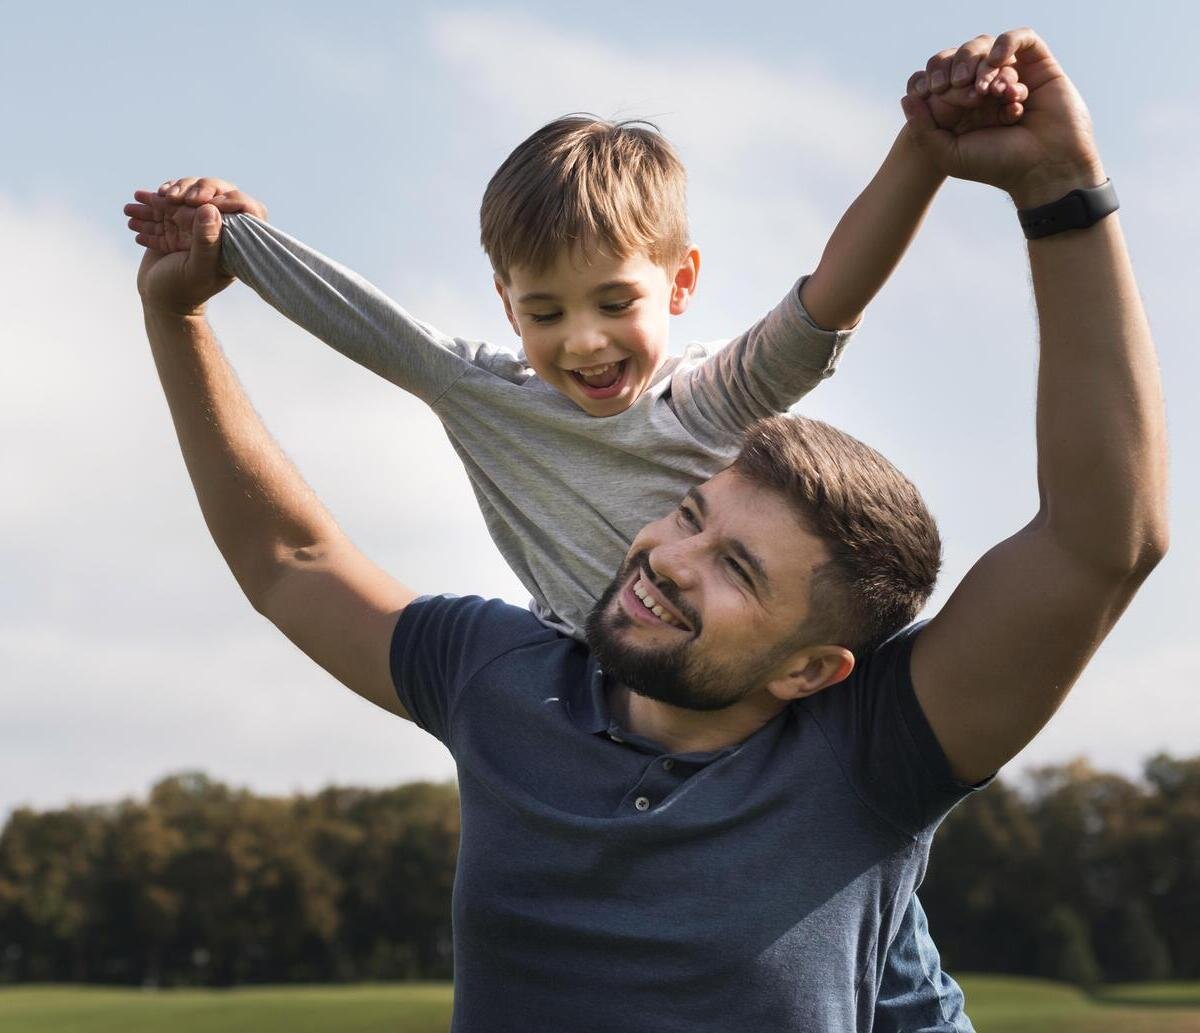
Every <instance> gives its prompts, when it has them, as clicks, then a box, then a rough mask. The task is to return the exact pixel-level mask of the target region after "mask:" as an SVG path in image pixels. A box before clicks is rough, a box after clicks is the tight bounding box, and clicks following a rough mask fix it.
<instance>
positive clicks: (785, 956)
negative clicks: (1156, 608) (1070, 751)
mask: <svg viewBox="0 0 1200 1033" xmlns="http://www.w3.org/2000/svg"><path fill="white" fill-rule="evenodd" d="M917 630H918V629H916V628H913V629H908V631H906V632H902V633H900V634H899V635H898V636H896V637H895V638H893V639H892V640H891V641H890V642H888V643H887V644H885V645H884V646H883V647H881V648H880V649H879V650H878V651H877V652H875V653H874V654H873V655H871V656H870V657H867V658H866V659H865V661H864V662H861V663H860V664H859V666H858V667H857V668H856V669H855V671H854V673H853V674H852V675H851V676H850V678H849V679H847V680H846V681H845V682H843V683H841V684H839V685H836V686H833V687H831V688H829V689H827V690H825V691H824V692H820V693H817V694H816V695H815V696H812V697H809V698H808V699H806V700H802V701H798V702H796V703H793V704H791V705H789V706H788V707H787V708H785V709H784V710H783V711H782V712H781V713H780V714H779V715H778V716H777V717H776V718H774V719H773V720H771V721H770V722H768V723H767V724H766V725H765V726H763V727H762V728H761V729H759V730H758V731H757V732H755V733H754V734H753V735H752V736H750V738H748V739H746V740H744V741H743V742H741V743H739V744H737V745H735V746H731V747H728V748H726V749H722V750H717V751H713V752H708V753H668V752H666V751H665V750H663V749H662V748H661V747H660V746H659V745H657V744H656V743H654V742H651V741H649V740H647V739H645V738H642V737H641V736H638V735H635V734H633V733H631V732H629V731H628V730H627V729H624V728H622V727H621V726H620V725H618V724H617V723H616V722H615V721H614V720H613V718H612V716H611V714H610V712H609V708H608V703H607V697H606V683H605V677H604V674H603V672H602V671H600V670H599V668H598V667H597V665H596V663H595V661H594V659H593V658H592V656H591V654H590V652H589V651H588V650H587V649H586V647H584V646H582V645H581V644H579V643H578V642H576V641H574V640H573V639H569V638H566V637H564V636H561V635H559V634H557V633H555V632H553V631H551V630H550V629H548V628H546V627H544V626H543V625H542V624H540V623H539V622H538V621H537V620H536V619H535V618H534V617H533V616H532V615H531V614H530V613H529V612H528V611H526V610H523V609H520V608H517V607H514V606H510V605H508V604H506V603H503V602H500V601H497V600H492V601H486V600H483V599H479V598H476V597H467V598H456V597H451V596H439V597H431V598H424V599H420V600H417V601H415V602H413V603H411V604H409V606H408V607H407V608H406V609H405V610H404V612H403V613H402V615H401V617H400V619H399V621H398V623H397V626H396V631H395V634H394V637H393V641H392V652H391V668H392V677H393V681H394V682H395V685H396V691H397V693H398V695H399V699H400V702H401V703H402V704H403V706H404V707H405V708H406V710H407V711H408V712H409V714H410V715H411V716H412V718H413V720H414V721H415V722H416V723H417V724H418V725H419V726H420V727H421V728H423V729H425V730H426V731H428V732H429V733H431V734H432V735H434V736H436V737H437V738H438V739H439V740H441V742H443V743H444V744H445V745H446V746H447V747H448V749H449V750H450V752H451V754H452V755H453V757H454V759H455V762H456V764H457V769H458V781H459V796H460V806H461V811H462V837H461V842H460V850H459V858H458V870H457V871H456V873H455V881H454V897H453V931H454V971H455V987H454V1020H453V1026H452V1029H453V1030H455V1031H458V1033H485V1031H486V1033H504V1031H509V1030H511V1031H518V1030H519V1031H521V1033H526V1031H529V1030H547V1031H550V1030H554V1031H558V1030H564V1031H565V1030H570V1031H572V1033H588V1031H592V1030H595V1031H597V1033H599V1031H603V1033H611V1031H612V1030H622V1031H626V1033H636V1031H641V1030H645V1031H647V1033H650V1031H654V1033H670V1031H680V1033H683V1031H687V1033H698V1031H705V1030H712V1031H714V1033H716V1031H721V1033H731V1031H736V1030H747V1031H751V1030H753V1031H756V1033H758V1031H762V1030H772V1031H784V1030H798V1031H801V1030H802V1031H805V1033H812V1031H822V1030H831V1031H832V1030H837V1031H843V1030H854V1029H860V1030H868V1029H870V1027H871V1024H872V1016H873V1013H874V1010H875V1003H876V998H877V996H878V993H879V987H880V984H881V982H882V980H883V970H884V961H885V956H886V954H887V948H888V945H889V944H890V943H891V942H892V940H893V938H894V937H895V936H896V934H897V932H898V931H899V930H900V928H901V923H902V920H903V918H904V916H905V915H906V914H907V913H908V910H909V905H910V902H911V900H912V895H913V892H914V890H915V889H916V886H917V885H918V884H919V882H920V880H921V877H922V876H923V874H924V870H925V865H926V861H927V858H928V853H929V844H930V839H931V837H932V835H933V831H934V829H935V828H936V827H937V825H938V824H939V822H940V821H941V820H942V818H943V817H944V816H945V815H946V813H947V812H948V811H949V810H950V809H951V808H952V807H953V806H954V804H955V803H957V802H958V801H959V800H960V799H961V798H962V797H963V796H965V795H966V794H967V793H968V792H970V787H967V786H964V785H961V784H960V783H957V782H955V781H954V779H953V778H952V777H951V774H950V771H949V767H948V765H947V762H946V759H945V756H944V754H943V753H942V750H941V748H940V746H939V745H938V742H937V740H936V738H935V737H934V735H933V732H932V731H931V729H930V728H929V724H928V722H927V721H926V719H925V717H924V715H923V713H922V711H921V708H920V706H919V704H918V703H917V700H916V697H915V695H914V693H913V689H912V682H911V679H910V677H909V655H910V652H911V648H912V643H913V641H914V638H915V634H916V631H917ZM413 891H414V892H420V887H413Z"/></svg>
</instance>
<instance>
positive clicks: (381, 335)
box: [125, 180, 518, 404]
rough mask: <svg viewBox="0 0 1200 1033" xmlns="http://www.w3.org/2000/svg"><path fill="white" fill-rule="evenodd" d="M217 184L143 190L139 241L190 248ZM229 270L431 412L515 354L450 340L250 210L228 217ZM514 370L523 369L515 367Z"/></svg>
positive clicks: (137, 210) (134, 210)
mask: <svg viewBox="0 0 1200 1033" xmlns="http://www.w3.org/2000/svg"><path fill="white" fill-rule="evenodd" d="M181 182H183V183H184V184H186V183H189V182H191V181H190V180H185V181H181ZM212 184H219V185H220V186H223V187H229V186H231V184H225V183H223V181H220V180H199V181H197V182H196V183H195V184H194V185H193V187H191V188H190V189H191V191H195V190H196V189H197V188H201V189H202V192H200V193H199V194H197V193H194V192H193V193H185V194H184V195H183V196H178V197H176V196H170V197H163V196H160V195H159V194H157V193H152V192H149V191H138V192H137V193H136V194H135V197H137V199H138V203H137V204H134V205H129V206H127V207H126V209H125V210H126V213H127V214H129V215H131V219H130V228H131V229H133V230H134V231H135V232H137V234H138V239H139V243H143V244H144V245H145V246H147V247H149V248H152V249H154V250H158V251H172V250H180V249H186V248H187V247H189V246H190V243H191V238H192V227H193V224H194V222H195V215H196V212H197V211H198V210H199V209H198V208H197V207H194V205H195V204H197V203H203V201H204V200H205V199H206V198H208V197H209V196H211V195H212V194H213V192H214V191H213V187H212ZM222 196H223V197H224V198H225V199H226V202H227V201H228V199H229V197H231V196H237V197H239V198H240V199H241V200H242V201H243V203H245V201H246V198H245V195H234V194H231V193H230V192H228V191H224V192H222ZM222 196H214V197H213V203H215V204H216V205H217V206H218V207H224V205H222ZM185 198H186V200H185ZM250 200H252V199H250ZM260 207H261V206H260ZM221 262H222V265H223V267H224V270H225V271H226V272H227V273H228V274H229V275H232V276H236V277H237V278H238V279H240V280H242V281H243V282H245V283H246V284H247V285H248V286H250V287H252V288H253V289H254V290H255V292H256V293H258V294H259V295H260V296H261V297H262V298H263V299H264V300H265V301H266V302H267V303H268V304H269V305H271V306H272V307H273V308H275V309H277V310H278V311H279V312H281V313H282V314H283V315H285V316H287V318H288V319H290V320H291V321H292V322H294V323H296V324H297V325H298V326H301V327H303V328H304V329H305V330H308V331H309V332H310V333H311V334H313V335H314V336H315V337H317V338H318V339H320V340H322V341H324V342H325V343H326V344H328V345H330V346H331V347H333V348H334V349H336V350H337V351H339V352H341V353H342V354H343V355H345V356H346V357H347V358H350V359H353V360H354V361H355V362H357V363H359V365H362V366H365V367H366V368H367V369H370V370H371V371H373V372H374V373H377V374H378V375H379V376H381V377H383V378H384V379H386V380H389V381H391V382H392V383H394V384H396V385H397V386H398V387H401V388H403V389H404V390H406V391H409V392H411V393H412V394H414V395H416V396H417V397H418V398H421V399H422V400H423V401H425V402H427V403H429V404H432V403H433V402H435V401H436V400H437V399H438V398H439V397H440V396H441V395H442V394H443V393H444V392H445V391H446V390H447V389H448V388H449V387H450V385H451V384H453V383H454V381H455V380H456V379H457V378H458V377H459V376H460V375H461V374H462V372H463V370H464V368H465V364H467V363H472V362H475V363H478V362H480V361H486V362H487V364H488V365H489V367H490V368H493V369H496V368H497V362H498V361H499V359H501V358H503V357H505V356H507V353H504V356H494V357H493V356H492V355H491V351H490V350H489V349H486V348H484V347H483V346H481V345H480V344H478V343H476V342H467V341H461V340H456V339H452V338H449V337H446V336H445V335H443V334H441V333H439V332H438V331H436V330H434V329H433V328H432V327H430V326H428V325H426V324H424V323H421V322H419V321H418V320H416V319H414V318H413V317H412V316H410V315H409V314H408V313H407V312H406V311H405V310H404V309H402V308H401V307H400V306H399V305H397V304H396V303H395V302H394V301H392V299H391V298H389V297H387V295H385V294H384V293H383V292H382V291H380V290H379V289H378V288H376V287H375V286H373V285H372V284H370V283H369V282H367V281H366V280H364V279H363V278H362V277H360V276H358V275H357V274H355V273H353V272H351V271H350V270H349V269H346V268H345V267H344V266H341V265H339V264H338V263H336V262H333V261H331V260H330V259H328V258H326V257H325V256H324V255H322V254H320V253H319V252H317V251H314V250H313V249H312V248H309V247H307V246H306V245H305V244H303V243H301V242H300V241H298V240H296V239H295V238H293V237H290V236H289V235H288V234H286V233H283V232H282V231H280V230H278V229H277V228H275V227H273V226H271V225H269V224H267V223H265V222H263V221H262V220H261V218H256V217H253V215H252V214H251V212H250V211H246V212H244V213H241V214H234V213H228V212H227V213H226V214H225V215H224V221H223V232H222V235H221ZM512 365H513V366H514V367H516V366H517V365H518V364H517V363H516V362H515V360H513V363H512ZM504 372H507V370H505V371H504ZM514 373H515V371H514Z"/></svg>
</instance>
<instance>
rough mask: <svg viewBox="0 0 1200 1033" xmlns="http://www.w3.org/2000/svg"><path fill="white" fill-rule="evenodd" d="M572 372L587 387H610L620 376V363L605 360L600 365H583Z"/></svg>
mask: <svg viewBox="0 0 1200 1033" xmlns="http://www.w3.org/2000/svg"><path fill="white" fill-rule="evenodd" d="M573 372H574V373H575V374H576V375H577V376H578V377H579V378H580V379H581V380H582V381H583V382H584V383H585V384H587V385H588V386H589V387H612V386H613V384H615V383H616V382H617V379H618V378H619V377H620V376H621V363H619V362H606V363H604V365H602V366H583V367H581V368H579V369H576V370H574V371H573Z"/></svg>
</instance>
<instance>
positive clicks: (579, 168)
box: [479, 115, 689, 283]
mask: <svg viewBox="0 0 1200 1033" xmlns="http://www.w3.org/2000/svg"><path fill="white" fill-rule="evenodd" d="M479 224H480V242H481V243H482V244H483V249H484V251H486V252H487V255H488V258H490V259H491V262H492V268H493V269H494V270H495V272H496V274H497V275H498V276H499V277H500V279H501V280H502V281H503V282H504V283H508V277H509V270H511V269H512V268H513V266H523V267H526V268H528V269H531V270H532V271H533V272H534V273H542V272H545V271H546V270H547V269H548V268H550V266H552V265H553V264H554V262H555V261H556V260H557V258H558V256H559V255H560V254H561V253H562V252H563V251H564V249H569V248H572V247H581V248H583V249H584V250H585V252H586V251H587V250H589V249H592V248H597V247H598V248H601V249H604V250H606V251H609V252H611V253H612V254H613V255H614V256H615V257H621V258H623V257H626V256H628V255H631V254H634V253H636V252H638V251H644V252H645V253H646V254H647V255H648V256H649V257H650V259H651V261H653V262H655V263H657V264H658V265H661V266H663V267H667V268H669V267H671V266H672V265H673V264H675V263H677V262H679V261H682V259H683V256H684V255H685V254H686V253H687V249H688V244H689V238H688V227H687V175H686V173H685V172H684V169H683V164H682V163H681V162H680V160H679V157H678V155H676V153H675V151H674V149H673V148H672V147H671V145H670V144H669V143H668V142H667V141H666V139H665V138H664V137H663V135H662V134H661V133H660V132H659V131H658V127H657V126H655V125H653V124H652V123H650V122H643V121H641V120H629V121H624V122H607V121H605V120H603V119H599V118H596V117H595V116H593V115H566V116H564V117H563V118H558V119H555V120H554V121H553V122H550V123H549V124H547V125H544V126H542V128H541V129H539V130H538V131H537V132H535V133H534V134H533V135H532V136H530V137H529V138H528V139H527V140H525V141H523V142H522V143H521V144H519V145H518V146H517V148H516V150H514V151H513V152H512V154H510V155H509V156H508V157H507V158H506V159H505V161H504V164H503V165H501V166H500V168H499V169H497V170H496V174H495V175H494V176H492V179H491V182H489V183H488V185H487V189H486V190H485V191H484V194H483V204H482V206H481V208H480V212H479Z"/></svg>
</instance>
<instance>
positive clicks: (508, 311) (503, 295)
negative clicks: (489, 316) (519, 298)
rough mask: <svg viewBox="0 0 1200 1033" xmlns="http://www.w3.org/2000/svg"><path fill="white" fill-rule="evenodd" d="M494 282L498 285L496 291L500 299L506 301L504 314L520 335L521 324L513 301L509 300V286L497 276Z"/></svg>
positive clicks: (515, 331)
mask: <svg viewBox="0 0 1200 1033" xmlns="http://www.w3.org/2000/svg"><path fill="white" fill-rule="evenodd" d="M492 283H494V284H495V285H496V293H497V294H499V295H500V300H501V301H502V302H504V314H505V316H507V317H508V322H509V324H510V325H511V326H512V328H513V332H514V333H515V334H516V335H517V336H518V337H520V336H521V325H520V324H519V323H518V322H517V316H516V313H514V312H513V310H512V302H511V301H509V300H508V288H507V287H505V286H504V281H503V280H501V279H500V277H499V276H496V277H494V278H493V279H492Z"/></svg>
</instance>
